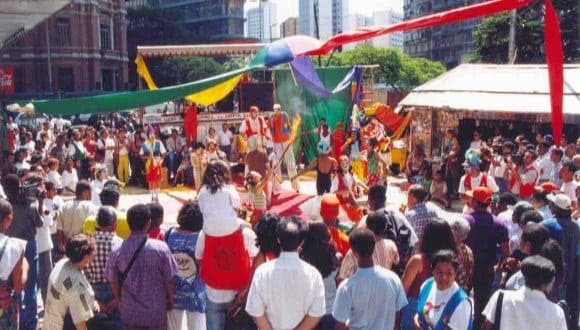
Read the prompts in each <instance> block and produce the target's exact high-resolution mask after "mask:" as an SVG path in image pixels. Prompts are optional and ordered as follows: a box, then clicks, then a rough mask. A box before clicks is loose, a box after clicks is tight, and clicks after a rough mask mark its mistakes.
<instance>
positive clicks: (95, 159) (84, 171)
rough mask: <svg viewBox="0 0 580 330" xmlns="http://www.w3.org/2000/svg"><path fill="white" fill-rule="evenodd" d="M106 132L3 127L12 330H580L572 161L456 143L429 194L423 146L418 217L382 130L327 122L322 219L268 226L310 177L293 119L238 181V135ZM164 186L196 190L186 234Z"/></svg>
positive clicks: (1, 232) (0, 232) (256, 118)
mask: <svg viewBox="0 0 580 330" xmlns="http://www.w3.org/2000/svg"><path fill="white" fill-rule="evenodd" d="M101 124H102V125H101V126H100V127H97V128H93V127H83V128H75V129H70V130H65V127H58V126H57V125H54V126H52V127H51V122H47V123H45V124H43V127H42V128H41V129H40V130H39V131H38V132H33V131H29V130H25V129H23V128H19V127H17V126H16V127H15V126H14V125H12V124H11V123H10V124H9V125H8V131H9V134H8V139H7V141H8V144H9V152H8V153H7V154H6V155H5V156H6V157H5V159H4V162H3V164H2V169H1V174H2V181H1V183H2V185H1V187H2V191H1V194H2V198H1V199H0V328H1V329H37V328H38V327H39V326H41V327H42V329H210V330H213V329H216V330H217V329H219V330H222V329H346V328H349V329H486V330H487V329H577V328H578V304H579V298H580V283H578V279H579V277H580V271H579V268H580V266H579V265H580V262H579V261H580V260H579V257H580V226H579V225H578V218H579V215H580V212H579V211H578V206H579V203H578V198H577V196H580V191H577V186H578V184H577V176H576V170H577V169H578V166H580V164H578V163H579V162H580V155H576V152H577V149H578V148H577V147H576V146H575V145H568V144H564V146H565V147H564V148H563V149H562V148H559V147H557V146H554V145H553V141H552V139H551V137H550V136H541V138H540V137H539V136H538V138H537V140H536V144H535V145H533V144H530V143H528V141H526V140H525V138H523V137H518V138H516V140H515V141H513V142H512V141H509V140H507V139H503V138H502V137H500V136H498V137H495V138H494V139H493V140H492V141H491V144H490V147H488V146H487V145H488V144H487V143H484V142H482V141H481V140H480V139H481V137H480V136H479V133H476V135H475V140H474V142H472V143H471V145H470V148H469V149H468V150H467V151H466V152H463V151H462V150H461V149H460V147H459V143H458V141H457V138H456V137H455V135H454V132H453V131H449V132H448V135H447V139H446V141H445V143H444V148H443V151H442V153H443V156H444V157H443V161H444V164H443V166H442V168H440V169H437V171H435V175H434V177H433V178H431V177H430V174H429V173H430V172H431V169H432V166H433V164H431V163H429V162H428V160H427V157H426V156H425V154H424V153H422V148H421V147H420V144H416V145H415V147H414V149H413V151H412V152H411V154H410V156H409V160H408V162H407V166H406V176H407V178H408V181H409V184H408V193H407V194H408V196H407V203H406V205H404V206H401V207H399V205H396V206H388V205H387V196H388V191H387V180H386V176H387V174H388V158H386V157H385V156H384V154H383V151H384V147H388V140H387V139H386V138H385V136H382V135H381V134H382V133H381V134H376V133H372V134H371V136H370V137H369V135H368V134H367V133H368V132H380V127H379V126H378V125H379V124H378V123H377V122H375V121H372V120H371V121H369V123H368V124H367V125H365V126H363V127H351V128H349V129H348V133H347V132H345V130H343V128H342V125H337V127H335V129H334V130H331V129H330V127H329V125H328V124H327V123H326V122H325V121H321V123H320V124H321V125H320V128H319V130H317V131H316V132H315V134H316V135H317V136H318V137H319V142H318V146H317V151H318V156H317V158H316V159H315V160H314V161H313V162H312V163H311V164H310V165H308V166H306V167H305V169H304V171H308V170H316V173H317V178H316V183H317V193H318V194H319V195H320V196H321V197H320V208H319V214H318V217H319V219H320V220H314V219H311V218H310V217H308V216H303V217H300V216H288V217H281V216H280V215H278V214H275V213H270V212H268V209H269V206H270V205H271V203H272V200H273V196H276V194H277V193H279V192H280V189H281V188H280V182H279V181H280V180H279V178H280V176H281V167H282V166H281V165H282V164H283V165H284V166H283V167H284V168H285V169H286V171H288V177H289V178H290V179H293V180H292V181H294V179H295V178H297V177H298V176H299V175H300V174H302V173H303V171H300V172H298V171H297V166H296V161H295V160H294V155H293V153H292V152H287V151H288V149H289V148H288V145H289V144H290V143H291V142H292V132H291V120H290V118H289V117H288V115H287V114H286V113H285V112H282V111H281V109H280V106H279V105H275V107H274V115H273V116H272V118H269V119H267V120H266V119H264V118H262V117H261V116H260V115H259V111H258V109H257V108H255V107H253V108H252V109H251V111H250V115H249V116H248V118H247V119H246V120H244V121H243V122H242V126H241V127H240V130H239V132H240V134H241V135H242V136H243V137H244V140H245V143H247V150H246V151H245V152H244V153H245V157H244V158H243V161H242V162H241V163H240V164H232V163H229V162H228V160H232V161H233V160H236V161H237V160H239V159H233V157H232V150H231V145H232V143H234V141H235V139H237V138H236V137H234V135H233V134H232V132H231V131H230V127H229V126H228V125H224V126H223V127H222V131H221V132H220V133H217V132H215V131H213V132H211V133H209V134H208V137H207V138H205V139H204V141H203V142H200V143H195V142H192V143H193V145H191V144H192V143H190V144H189V145H188V144H187V142H186V141H185V139H183V138H181V137H180V136H179V134H178V132H177V131H173V132H172V133H171V135H170V136H168V137H163V138H162V136H161V134H160V132H159V129H158V128H157V127H153V126H149V127H143V126H142V125H140V124H139V123H138V121H137V119H136V118H133V117H128V118H122V117H119V116H114V117H113V118H112V120H111V121H109V122H106V123H101ZM361 131H362V132H363V134H361ZM33 133H36V134H33ZM33 136H36V139H34V138H33ZM97 136H98V137H97ZM478 141H479V142H478ZM228 142H229V144H228ZM228 146H230V148H228ZM268 149H270V150H268ZM463 160H465V161H463ZM462 165H463V166H462ZM240 166H241V169H240ZM163 167H165V168H166V169H167V170H166V172H167V174H164V172H165V170H163ZM462 167H463V169H464V173H465V174H464V175H462V172H461V168H462ZM164 177H166V178H167V179H168V180H169V181H170V182H171V181H173V182H175V181H176V180H180V179H182V178H188V179H189V180H191V183H192V184H193V185H194V186H195V190H196V191H197V193H195V194H194V195H193V194H192V196H195V198H194V199H192V200H191V201H187V202H184V203H183V205H182V206H181V209H180V211H179V214H178V216H177V225H176V226H170V225H168V224H167V223H166V222H165V224H164V218H165V215H164V213H165V212H164V211H165V210H164V206H163V205H161V204H159V193H160V182H161V180H162V178H164ZM126 184H138V185H147V187H148V188H149V190H150V192H151V196H152V201H151V203H149V204H134V205H132V206H131V207H130V208H129V209H128V210H127V212H122V210H120V209H119V201H120V197H121V194H122V193H123V187H124V186H125V185H126ZM359 194H362V195H365V196H366V201H367V203H366V205H359V204H357V197H358V196H359ZM241 195H248V196H249V200H248V201H246V200H244V199H243V198H242V197H241ZM457 196H460V197H461V198H463V200H464V201H465V208H464V210H463V212H462V214H461V213H457V214H456V215H455V216H448V217H446V218H445V219H443V217H442V216H441V214H442V213H441V212H440V209H438V208H435V207H433V206H432V205H433V204H431V203H428V201H429V200H432V201H435V202H437V203H441V204H442V205H443V206H444V207H449V206H450V204H451V202H452V201H453V200H454V199H455V198H456V197H457ZM248 210H249V211H250V213H251V217H250V216H247V212H246V211H248ZM340 214H346V216H347V218H348V221H344V220H343V219H339V217H340ZM39 307H40V308H39ZM39 320H41V321H40V322H39Z"/></svg>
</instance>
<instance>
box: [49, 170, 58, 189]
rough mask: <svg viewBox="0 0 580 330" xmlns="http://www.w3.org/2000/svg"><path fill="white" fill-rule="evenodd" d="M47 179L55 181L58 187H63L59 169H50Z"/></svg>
mask: <svg viewBox="0 0 580 330" xmlns="http://www.w3.org/2000/svg"><path fill="white" fill-rule="evenodd" d="M46 181H48V182H52V183H54V186H55V187H56V189H61V188H62V176H61V175H60V174H59V173H58V172H57V171H49V172H48V174H47V176H46Z"/></svg>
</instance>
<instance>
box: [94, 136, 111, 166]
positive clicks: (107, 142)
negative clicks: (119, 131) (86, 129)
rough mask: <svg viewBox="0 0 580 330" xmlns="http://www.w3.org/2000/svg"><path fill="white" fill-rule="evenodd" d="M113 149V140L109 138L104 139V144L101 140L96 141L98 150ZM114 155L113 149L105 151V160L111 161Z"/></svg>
mask: <svg viewBox="0 0 580 330" xmlns="http://www.w3.org/2000/svg"><path fill="white" fill-rule="evenodd" d="M114 147H115V140H113V139H111V138H109V137H108V138H106V139H105V141H104V142H103V139H102V138H100V139H98V140H97V148H99V149H103V148H114ZM114 153H115V150H114V149H111V150H105V160H108V161H112V160H113V154H114Z"/></svg>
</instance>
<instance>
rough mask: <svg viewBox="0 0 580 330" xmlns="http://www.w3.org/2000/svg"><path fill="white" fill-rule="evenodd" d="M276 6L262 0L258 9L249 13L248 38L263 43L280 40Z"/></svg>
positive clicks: (253, 9) (250, 10)
mask: <svg viewBox="0 0 580 330" xmlns="http://www.w3.org/2000/svg"><path fill="white" fill-rule="evenodd" d="M276 15H277V12H276V4H275V3H272V2H270V1H262V0H260V2H259V5H258V7H256V8H252V9H249V10H248V12H247V22H246V24H247V28H246V37H249V38H254V39H257V40H259V41H261V42H270V41H272V40H276V39H278V37H279V36H278V24H277V17H276Z"/></svg>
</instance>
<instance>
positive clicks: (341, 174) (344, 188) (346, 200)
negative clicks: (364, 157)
mask: <svg viewBox="0 0 580 330" xmlns="http://www.w3.org/2000/svg"><path fill="white" fill-rule="evenodd" d="M339 165H340V166H339V168H338V173H337V175H335V176H334V178H333V179H332V186H331V187H330V192H332V193H335V194H336V197H337V198H338V201H339V202H340V206H341V207H342V209H343V210H344V212H345V213H346V214H347V216H348V218H349V220H350V221H352V222H355V223H358V222H359V221H360V220H361V219H362V217H363V212H362V209H361V208H359V207H358V206H357V205H356V199H355V196H356V188H357V187H361V188H363V189H364V190H365V192H366V191H367V190H368V188H367V186H366V185H365V184H364V183H363V182H361V181H360V180H358V179H357V178H356V177H355V176H354V175H352V168H351V166H350V159H348V157H347V156H345V155H342V156H340V158H339Z"/></svg>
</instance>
